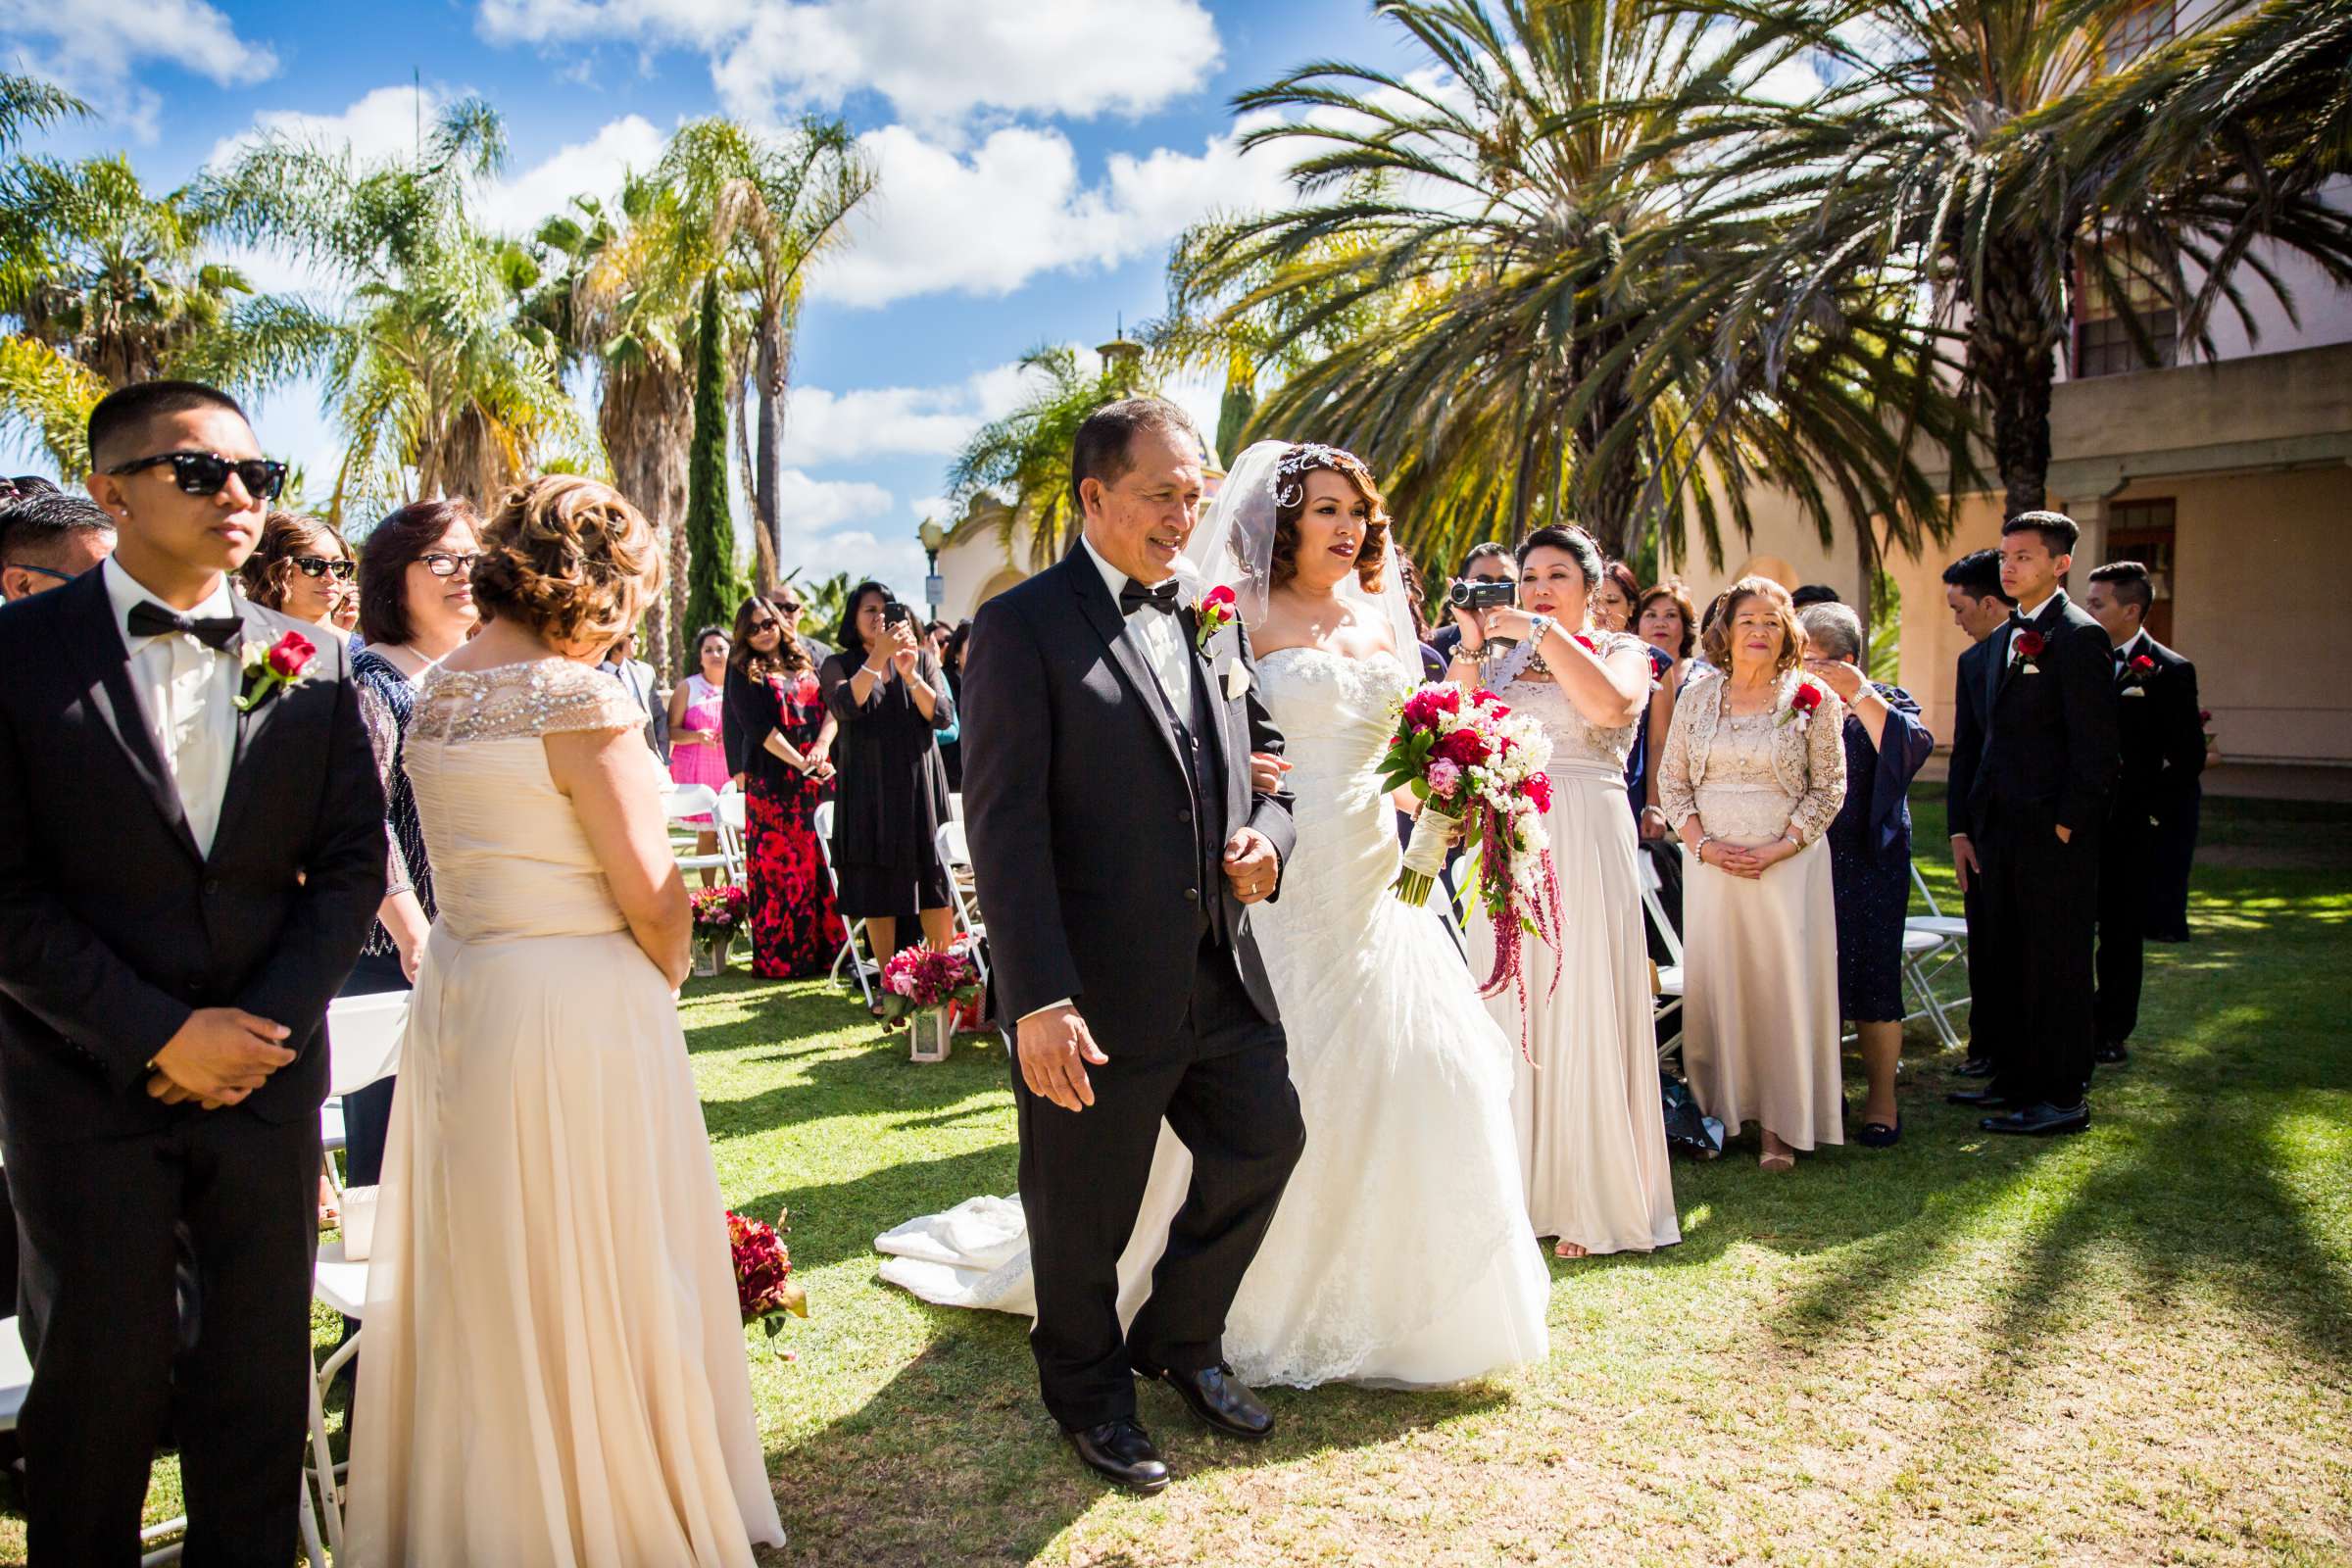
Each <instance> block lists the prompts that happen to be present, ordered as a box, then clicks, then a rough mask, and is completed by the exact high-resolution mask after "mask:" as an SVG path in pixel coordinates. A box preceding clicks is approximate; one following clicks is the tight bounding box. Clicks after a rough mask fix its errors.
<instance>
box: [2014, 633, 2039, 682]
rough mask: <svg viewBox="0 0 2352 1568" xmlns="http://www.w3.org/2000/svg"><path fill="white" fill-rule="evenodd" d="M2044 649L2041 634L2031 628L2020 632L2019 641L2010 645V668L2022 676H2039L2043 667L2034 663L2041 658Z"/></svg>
mask: <svg viewBox="0 0 2352 1568" xmlns="http://www.w3.org/2000/svg"><path fill="white" fill-rule="evenodd" d="M2042 647H2043V643H2042V637H2041V633H2039V632H2037V631H2034V630H2033V629H2032V628H2031V627H2029V628H2027V629H2026V630H2024V631H2021V632H2019V633H2018V634H2017V640H2016V641H2015V642H2013V643H2011V644H2010V645H2009V654H2010V662H2009V667H2010V668H2011V669H2013V670H2016V671H2017V672H2018V673H2019V674H2021V675H2037V674H2039V673H2040V672H2041V666H2039V665H2038V664H2036V663H2034V661H2035V660H2037V659H2039V658H2040V657H2041V650H2042Z"/></svg>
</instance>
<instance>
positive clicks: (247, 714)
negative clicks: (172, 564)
mask: <svg viewBox="0 0 2352 1568" xmlns="http://www.w3.org/2000/svg"><path fill="white" fill-rule="evenodd" d="M237 617H238V618H239V619H240V620H242V621H244V622H245V630H244V632H243V633H242V634H241V635H242V641H243V642H247V643H260V644H261V645H262V646H263V647H265V648H267V647H269V646H270V644H271V643H274V642H276V641H277V639H278V637H279V636H280V635H282V634H281V633H280V632H279V631H278V629H277V628H276V627H275V626H274V625H272V624H271V623H270V615H269V612H267V611H265V610H263V609H262V608H261V607H259V606H258V605H255V604H253V603H251V602H250V601H248V600H245V599H242V598H240V599H238V601H237ZM320 635H321V636H323V635H325V633H321V634H320ZM230 657H231V658H233V659H235V660H236V661H237V679H236V688H237V692H238V695H239V696H240V697H242V696H243V695H244V689H245V676H244V658H245V656H244V650H243V648H242V647H240V648H239V649H238V650H237V651H236V652H235V653H234V654H232V655H231V656H230ZM316 657H317V656H314V662H316ZM291 691H292V688H291V687H287V686H279V687H278V688H277V689H276V690H274V691H272V692H271V693H270V696H269V697H268V698H267V699H266V700H265V701H263V702H262V703H261V704H259V705H258V706H256V707H253V708H249V709H243V710H240V711H238V713H237V746H236V750H235V751H234V752H233V753H232V754H230V758H229V763H228V784H227V787H226V788H225V789H224V790H223V791H222V792H221V820H220V824H219V825H218V826H217V827H215V828H214V829H213V849H214V852H215V853H219V851H220V848H221V845H222V844H223V843H225V842H226V841H227V839H228V829H229V827H230V826H231V825H232V824H233V823H234V822H235V820H236V817H237V815H238V813H239V811H240V809H242V807H243V806H244V803H245V797H246V796H247V795H248V794H250V793H251V792H252V784H251V781H250V780H249V779H247V777H246V776H245V774H246V769H245V759H246V757H247V756H248V755H249V754H250V753H251V752H252V750H253V746H254V742H256V741H257V740H259V739H260V738H261V734H262V731H263V729H264V728H265V727H267V726H268V724H269V723H270V719H271V718H272V717H274V716H275V715H276V713H277V710H278V707H279V705H280V704H282V703H284V702H285V700H286V698H287V697H288V696H289V695H290V694H291Z"/></svg>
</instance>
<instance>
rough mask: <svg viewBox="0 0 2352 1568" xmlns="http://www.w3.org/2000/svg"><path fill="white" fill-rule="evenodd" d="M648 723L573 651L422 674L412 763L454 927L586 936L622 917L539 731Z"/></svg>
mask: <svg viewBox="0 0 2352 1568" xmlns="http://www.w3.org/2000/svg"><path fill="white" fill-rule="evenodd" d="M644 724H645V711H644V710H643V709H642V708H640V707H639V706H638V705H637V702H636V700H635V699H634V698H632V697H631V696H629V694H628V693H627V692H626V691H625V690H623V689H622V687H621V685H620V683H619V682H618V681H616V680H614V679H613V677H612V676H610V675H608V674H605V673H604V672H603V671H601V670H599V669H596V668H594V667H592V666H590V665H586V664H580V663H575V662H572V661H570V660H564V659H545V660H540V661H537V662H532V663H527V664H505V665H501V666H499V667H498V668H496V669H485V670H461V669H443V668H436V669H434V670H432V671H430V672H428V673H427V674H426V676H425V678H424V684H423V687H422V689H421V690H420V691H419V692H418V694H417V712H416V716H415V718H414V719H413V720H411V722H410V727H409V738H408V744H407V748H406V762H407V766H408V771H409V778H410V781H411V782H412V783H413V784H414V785H415V786H416V790H417V814H418V816H419V817H420V818H421V819H422V822H423V826H424V839H425V845H426V848H427V851H428V853H429V854H430V856H431V858H432V865H433V878H434V892H435V893H436V895H437V896H438V899H439V905H440V908H439V918H440V920H441V922H442V923H443V924H444V925H446V926H447V927H448V928H449V930H450V932H451V934H452V935H454V936H456V937H458V938H459V939H461V940H463V941H467V942H486V941H500V940H511V939H515V938H521V937H541V936H586V935H596V934H601V933H604V932H609V931H617V930H620V929H621V928H622V927H623V926H624V925H625V924H626V923H627V922H626V921H625V920H623V919H622V917H621V913H620V908H619V906H617V905H616V904H614V903H613V890H612V887H611V885H610V884H609V883H608V882H607V881H606V879H605V873H604V868H603V866H602V865H601V864H600V863H599V862H598V860H597V858H596V854H595V852H594V851H593V850H592V849H591V848H590V847H589V844H588V837H587V834H586V832H585V831H583V829H582V828H581V826H580V819H579V815H578V813H577V812H576V811H575V810H573V809H572V805H571V801H570V799H569V798H568V797H566V796H565V795H564V793H563V791H561V790H559V789H558V788H557V787H556V783H555V779H554V777H553V776H552V775H551V774H550V773H549V771H548V765H547V748H546V746H545V745H544V744H543V742H544V741H545V740H546V738H547V737H548V736H550V735H558V734H564V733H566V732H570V731H578V730H628V731H636V730H640V729H642V728H643V727H644ZM660 786H661V775H660V763H659V760H657V759H656V758H655V756H654V753H653V751H652V749H651V748H647V749H646V752H645V788H646V789H647V790H648V791H649V792H654V791H658V790H659V788H660Z"/></svg>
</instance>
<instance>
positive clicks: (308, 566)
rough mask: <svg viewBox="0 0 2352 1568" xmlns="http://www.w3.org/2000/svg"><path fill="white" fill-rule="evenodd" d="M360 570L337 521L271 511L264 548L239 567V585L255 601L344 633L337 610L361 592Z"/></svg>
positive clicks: (255, 552)
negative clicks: (337, 527) (337, 616)
mask: <svg viewBox="0 0 2352 1568" xmlns="http://www.w3.org/2000/svg"><path fill="white" fill-rule="evenodd" d="M359 569H360V567H359V563H358V562H356V561H354V560H352V559H351V547H350V546H349V545H346V544H345V543H344V542H343V535H342V534H341V533H339V532H338V531H336V528H335V525H334V524H333V523H331V522H328V521H327V520H326V519H325V518H323V517H309V516H304V515H302V514H300V513H296V512H272V513H271V514H270V519H269V521H267V522H265V523H264V524H262V542H261V545H260V547H259V548H258V549H256V550H255V551H254V553H253V554H252V555H250V556H248V557H246V558H245V564H244V565H243V566H242V567H240V568H238V571H237V586H238V587H239V588H240V589H242V590H243V591H244V594H245V597H246V598H248V599H250V600H252V601H253V602H254V603H255V604H257V605H261V606H263V607H264V608H266V609H270V610H274V611H276V612H278V613H280V614H285V615H292V616H293V617H294V618H295V619H296V620H307V621H309V622H310V623H311V624H312V625H314V626H323V627H325V628H326V629H327V630H328V631H331V632H334V633H335V634H336V635H337V636H342V635H344V634H345V631H346V627H344V626H343V625H341V624H338V622H337V620H336V613H337V612H339V611H340V610H342V609H343V605H344V601H345V600H347V599H350V598H353V597H354V596H356V595H357V594H358V593H359V585H358V583H357V582H356V581H354V579H355V578H357V577H358V575H359Z"/></svg>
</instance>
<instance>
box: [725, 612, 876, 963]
mask: <svg viewBox="0 0 2352 1568" xmlns="http://www.w3.org/2000/svg"><path fill="white" fill-rule="evenodd" d="M787 626H788V622H787V621H786V619H785V617H784V615H783V614H782V613H781V607H780V606H779V605H778V604H776V603H775V602H773V601H770V600H766V599H747V600H745V601H744V602H743V607H742V608H741V609H739V610H738V611H736V612H735V637H734V642H733V646H732V649H731V651H730V652H729V653H728V655H727V674H726V683H725V687H726V690H725V700H724V702H723V704H722V705H721V706H722V712H723V716H724V719H725V727H724V735H725V747H726V756H727V767H728V770H729V771H730V772H731V773H732V774H733V776H735V777H737V778H740V779H741V780H742V781H743V825H744V844H743V851H744V864H745V870H746V873H747V874H746V877H745V880H746V881H747V883H748V884H749V885H750V889H751V896H752V922H751V923H752V973H754V974H756V975H760V976H761V977H762V978H764V979H770V980H804V979H807V978H809V976H811V975H820V974H823V973H824V972H825V971H826V970H828V969H830V968H831V967H832V965H833V956H834V955H835V954H837V953H839V952H840V951H841V940H842V937H843V935H844V934H845V932H844V927H843V926H842V923H841V915H840V913H839V911H838V910H837V909H836V908H835V907H834V902H833V885H832V883H831V881H829V880H828V879H827V878H826V876H825V864H824V859H823V858H822V854H821V852H820V851H819V850H818V848H817V840H816V823H815V820H814V819H815V815H816V808H817V805H818V803H820V802H822V801H824V800H825V799H826V798H827V797H829V796H830V795H831V794H832V793H833V763H832V760H831V757H830V754H831V752H832V750H833V732H834V728H835V725H834V720H833V715H832V714H831V713H829V712H827V711H825V704H824V699H823V697H822V696H821V695H820V694H819V692H818V690H817V681H816V666H815V663H814V662H813V661H811V660H810V659H809V650H808V648H807V647H806V646H805V645H804V644H803V643H802V641H801V639H800V638H798V637H796V636H794V635H793V634H792V633H791V632H790V631H789V630H788V629H787Z"/></svg>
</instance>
